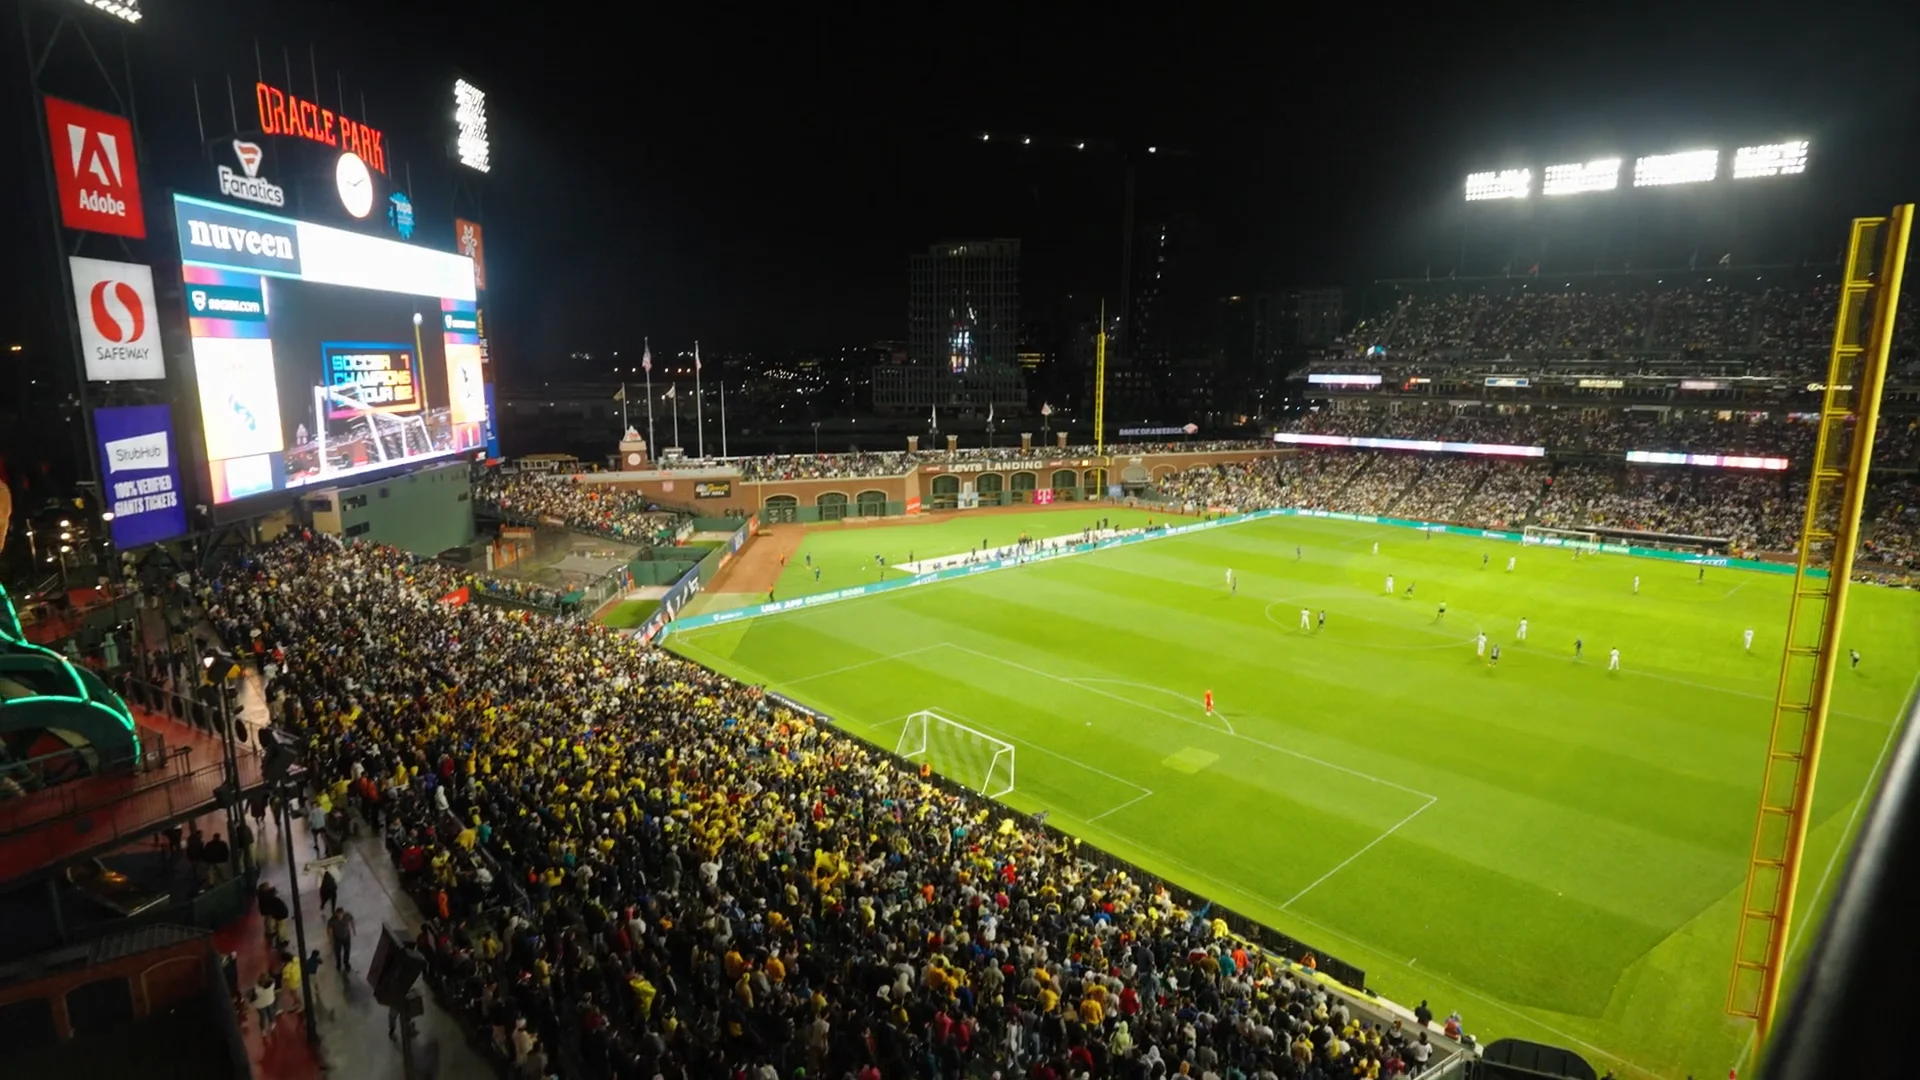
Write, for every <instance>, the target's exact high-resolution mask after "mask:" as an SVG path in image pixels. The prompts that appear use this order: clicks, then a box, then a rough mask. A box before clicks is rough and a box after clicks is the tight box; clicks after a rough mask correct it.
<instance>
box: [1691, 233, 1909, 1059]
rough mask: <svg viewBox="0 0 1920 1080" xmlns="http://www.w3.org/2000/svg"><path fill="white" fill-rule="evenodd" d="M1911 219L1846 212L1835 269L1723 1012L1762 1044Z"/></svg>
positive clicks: (1835, 660)
mask: <svg viewBox="0 0 1920 1080" xmlns="http://www.w3.org/2000/svg"><path fill="white" fill-rule="evenodd" d="M1912 228H1913V206H1912V204H1907V205H1905V206H1896V207H1894V208H1893V212H1892V213H1891V214H1889V215H1888V216H1886V217H1878V218H1857V219H1855V220H1854V223H1853V232H1852V239H1851V242H1850V243H1849V244H1848V246H1847V262H1846V269H1845V273H1844V276H1843V277H1842V278H1841V281H1840V310H1839V314H1838V318H1837V319H1836V324H1835V328H1834V334H1833V351H1832V354H1831V357H1830V359H1829V361H1828V366H1827V380H1826V396H1825V398H1824V399H1823V400H1822V401H1821V405H1820V429H1819V436H1818V438H1817V439H1816V441H1815V444H1814V447H1815V448H1814V453H1813V472H1812V475H1811V476H1809V477H1808V484H1807V506H1806V513H1805V516H1804V517H1803V518H1802V519H1801V525H1800V545H1799V549H1798V550H1799V558H1798V561H1797V563H1796V565H1795V568H1794V578H1793V603H1792V605H1791V606H1790V607H1788V609H1787V628H1786V649H1785V654H1786V655H1785V656H1784V658H1783V659H1782V661H1781V664H1780V682H1779V686H1778V689H1777V690H1776V691H1775V696H1774V703H1773V729H1772V732H1771V734H1769V736H1768V738H1767V757H1766V765H1765V767H1764V769H1765V771H1764V772H1763V773H1762V775H1761V783H1760V808H1759V813H1758V815H1757V816H1756V819H1755V822H1754V829H1753V849H1752V853H1751V855H1750V856H1749V858H1748V861H1747V880H1746V885H1745V887H1744V889H1743V890H1742V892H1741V902H1740V930H1739V937H1738V939H1737V941H1736V943H1735V945H1734V957H1733V976H1732V978H1731V980H1730V981H1729V985H1728V987H1727V1012H1728V1013H1730V1014H1732V1015H1734V1016H1744V1017H1749V1018H1751V1019H1752V1020H1753V1021H1754V1024H1755V1034H1756V1037H1757V1039H1758V1042H1759V1043H1760V1045H1761V1047H1762V1048H1763V1049H1764V1047H1765V1045H1766V1040H1767V1035H1768V1033H1769V1031H1770V1030H1771V1029H1772V1027H1773V1019H1774V1011H1775V1009H1776V1007H1777V1006H1778V1004H1779V1000H1780V980H1781V976H1782V974H1783V973H1784V971H1785V969H1786V962H1787V945H1788V936H1789V931H1790V929H1791V923H1792V919H1793V906H1794V893H1795V888H1796V886H1797V885H1798V884H1799V878H1800V859H1801V855H1802V852H1803V849H1804V847H1805V845H1806V839H1807V819H1808V818H1809V817H1810V816H1811V815H1812V813H1813V786H1814V780H1815V778H1816V776H1817V775H1818V773H1819V768H1820V745H1821V740H1822V737H1823V736H1824V735H1825V733H1826V722H1827V715H1828V709H1829V707H1830V705H1831V698H1832V693H1833V676H1834V672H1835V671H1836V670H1837V669H1838V667H1839V663H1840V660H1841V659H1842V658H1841V656H1840V629H1841V626H1842V624H1843V622H1844V620H1845V618H1846V610H1847V590H1848V579H1849V578H1850V577H1851V576H1852V574H1853V560H1854V553H1855V552H1856V551H1857V550H1858V549H1859V545H1860V516H1861V509H1862V507H1863V505H1864V503H1865V498H1866V490H1867V471H1868V468H1869V467H1870V466H1871V465H1872V463H1873V437H1874V432H1875V429H1876V428H1877V427H1878V425H1879V421H1880V395H1881V392H1882V391H1883V390H1884V389H1885V388H1886V381H1887V354H1888V352H1889V351H1890V349H1891V347H1892V345H1893V324H1894V312H1895V311H1896V310H1897V308H1898V306H1899V303H1900V280H1901V276H1902V274H1903V272H1904V271H1905V268H1906V263H1907V242H1908V239H1909V237H1910V235H1911V232H1912ZM1876 256H1877V258H1876Z"/></svg>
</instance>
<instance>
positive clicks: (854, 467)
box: [710, 450, 914, 481]
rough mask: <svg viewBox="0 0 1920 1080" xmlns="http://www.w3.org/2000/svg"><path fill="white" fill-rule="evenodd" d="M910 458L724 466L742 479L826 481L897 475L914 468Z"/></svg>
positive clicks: (761, 460)
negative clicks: (737, 470)
mask: <svg viewBox="0 0 1920 1080" xmlns="http://www.w3.org/2000/svg"><path fill="white" fill-rule="evenodd" d="M913 457H914V456H913V455H912V454H909V453H907V452H906V451H904V450H901V451H891V452H886V453H860V454H770V455H768V456H766V457H748V458H734V459H732V460H731V461H730V462H726V463H724V464H731V465H733V466H734V467H735V468H737V469H739V470H740V479H742V480H751V481H763V480H826V479H834V478H839V477H858V476H898V475H900V474H901V473H903V472H907V471H908V470H910V469H912V468H913V467H914V460H913ZM710 464H716V465H717V464H722V463H720V462H712V463H710Z"/></svg>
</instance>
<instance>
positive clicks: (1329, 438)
mask: <svg viewBox="0 0 1920 1080" xmlns="http://www.w3.org/2000/svg"><path fill="white" fill-rule="evenodd" d="M1273 441H1274V442H1276V443H1282V444H1290V445H1293V446H1346V447H1352V448H1354V449H1356V450H1418V451H1421V452H1423V453H1428V454H1439V453H1445V454H1483V455H1486V456H1488V457H1546V456H1547V448H1546V447H1544V446H1508V445H1506V444H1504V443H1470V442H1439V441H1437V440H1434V439H1371V438H1364V437H1356V436H1350V435H1308V434H1304V433H1302V432H1297V431H1281V432H1276V433H1275V434H1274V436H1273Z"/></svg>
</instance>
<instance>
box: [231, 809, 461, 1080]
mask: <svg viewBox="0 0 1920 1080" xmlns="http://www.w3.org/2000/svg"><path fill="white" fill-rule="evenodd" d="M216 818H217V815H216ZM203 827H205V826H203ZM213 827H218V826H213ZM293 832H294V835H293V855H294V859H295V861H296V864H297V866H298V868H299V871H300V901H301V903H300V908H301V912H302V913H303V917H304V918H305V920H306V938H307V949H308V951H312V950H314V949H319V950H320V955H321V956H323V957H325V958H326V965H325V967H324V968H323V970H322V971H321V972H320V975H319V977H318V978H317V979H316V980H315V983H314V1002H315V1006H316V1009H317V1011H318V1013H319V1017H318V1019H319V1029H320V1046H319V1049H318V1051H317V1052H316V1051H315V1050H313V1049H312V1048H310V1047H309V1045H308V1043H307V1040H306V1038H305V1032H304V1030H303V1028H302V1018H301V1017H300V1016H298V1015H293V1014H288V1013H284V1012H283V1013H281V1014H280V1016H279V1017H278V1019H277V1020H276V1022H275V1023H274V1026H273V1029H272V1031H271V1032H270V1033H269V1034H268V1035H267V1036H265V1037H264V1038H263V1037H262V1035H261V1033H260V1030H259V1023H258V1017H257V1015H256V1014H254V1013H253V1011H252V1010H251V1009H249V1010H248V1011H247V1016H246V1018H245V1019H244V1021H243V1022H242V1023H241V1025H240V1027H241V1034H242V1036H243V1037H244V1038H245V1039H246V1043H247V1052H248V1054H249V1055H250V1057H251V1058H252V1060H253V1066H254V1075H255V1076H256V1077H259V1078H260V1080H308V1078H312V1077H318V1076H323V1075H333V1076H341V1077H352V1078H353V1080H401V1078H402V1077H403V1076H404V1075H405V1072H404V1069H403V1067H402V1065H401V1061H400V1052H399V1046H398V1043H397V1042H395V1041H390V1040H389V1039H388V1038H387V1010H386V1008H385V1007H384V1006H382V1005H380V1004H379V1003H378V1002H376V1001H374V1000H373V988H372V987H371V986H368V985H367V980H366V971H367V965H368V963H369V962H371V961H372V959H373V951H374V947H375V945H376V943H377V942H378V941H379V939H380V927H381V925H382V924H383V923H384V924H385V925H387V926H390V927H393V928H394V930H395V931H396V932H397V933H402V934H405V935H406V936H407V937H409V938H411V937H412V936H413V935H414V934H415V933H417V932H418V931H419V928H420V922H421V919H420V913H419V911H418V909H416V908H415V907H414V904H413V901H412V900H411V899H410V898H409V897H408V896H407V895H406V893H405V892H404V891H402V889H401V888H400V881H399V877H398V875H397V874H396V873H395V872H394V869H393V864H392V862H391V861H390V860H389V859H388V858H387V853H386V849H385V847H384V846H383V845H382V844H381V842H380V841H379V840H378V839H377V838H373V837H369V836H364V835H363V836H361V837H360V838H358V839H354V840H349V841H348V842H347V846H346V860H347V861H346V863H345V864H344V865H343V866H342V867H341V871H340V873H341V882H340V906H341V907H343V908H345V909H347V911H349V912H351V913H352V914H353V917H354V928H355V932H354V940H353V957H352V960H353V970H352V971H350V972H346V973H344V974H343V973H342V972H340V971H337V970H336V969H335V968H334V966H333V950H332V949H331V948H330V947H329V946H328V944H327V935H326V916H327V913H326V912H324V911H322V910H321V907H320V884H319V882H320V878H319V874H318V873H316V872H312V871H310V870H309V869H308V866H309V865H310V863H311V860H312V859H313V852H314V848H313V840H312V834H311V833H309V832H308V831H307V827H306V825H305V824H304V823H302V822H300V821H298V820H295V822H294V826H293ZM267 834H268V835H267V836H266V837H264V838H263V839H262V841H261V844H260V858H261V863H262V865H261V880H262V881H269V882H272V883H273V884H274V885H276V886H278V887H279V889H280V894H281V895H282V896H286V895H287V893H288V883H287V859H286V854H287V853H286V844H285V843H284V842H283V840H282V838H281V835H280V830H279V828H278V827H277V826H275V825H273V824H272V823H271V822H270V823H269V824H268V826H267ZM285 933H286V935H287V938H288V941H289V942H290V943H291V942H292V941H293V926H292V920H288V925H287V929H286V931H285ZM214 947H215V948H216V949H217V950H219V951H220V953H221V954H223V955H224V954H226V953H229V952H232V953H237V954H238V956H239V967H240V985H241V986H242V987H243V988H244V987H246V986H248V985H250V984H251V983H252V982H253V980H254V979H256V978H258V977H259V975H260V973H261V971H263V970H266V968H267V963H268V951H267V944H266V935H265V931H264V929H263V928H262V926H261V923H260V914H259V912H258V911H257V910H255V909H254V908H253V906H252V905H251V903H249V905H248V910H247V914H246V915H245V917H243V918H241V919H240V920H239V921H238V922H235V923H233V924H232V925H229V926H227V927H224V928H222V929H221V930H219V931H218V932H216V933H215V935H214ZM289 947H290V948H291V947H292V946H291V945H290V946H289ZM420 993H421V997H422V998H424V999H425V1001H426V1012H425V1013H424V1014H422V1015H421V1016H420V1017H419V1018H418V1019H416V1020H415V1021H414V1023H415V1027H416V1030H417V1034H416V1036H415V1038H414V1053H413V1060H414V1075H415V1076H416V1077H420V1078H423V1080H432V1078H435V1077H444V1078H447V1080H454V1078H459V1080H467V1078H473V1077H488V1076H494V1075H497V1070H496V1069H495V1067H494V1064H493V1062H492V1061H491V1060H490V1059H489V1058H488V1057H486V1056H484V1055H483V1054H482V1053H481V1052H480V1051H479V1050H477V1049H475V1048H474V1047H473V1046H471V1045H469V1044H468V1042H467V1041H466V1036H465V1033H464V1032H463V1030H462V1029H461V1027H460V1024H459V1022H458V1021H457V1020H455V1019H454V1017H453V1016H452V1015H450V1014H449V1013H447V1012H446V1010H444V1009H443V1008H441V1007H440V1004H439V1002H438V1001H437V1000H435V998H434V995H433V994H432V993H431V992H429V991H428V990H427V989H426V987H425V985H424V980H423V983H422V985H421V986H420Z"/></svg>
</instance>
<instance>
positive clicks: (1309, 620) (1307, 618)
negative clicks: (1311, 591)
mask: <svg viewBox="0 0 1920 1080" xmlns="http://www.w3.org/2000/svg"><path fill="white" fill-rule="evenodd" d="M1300 629H1302V630H1311V629H1313V613H1312V612H1310V611H1308V610H1307V609H1306V608H1301V609H1300Z"/></svg>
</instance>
